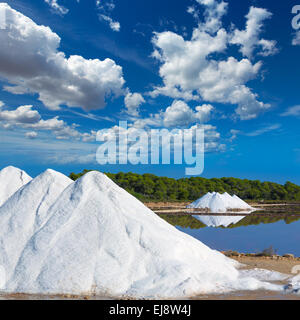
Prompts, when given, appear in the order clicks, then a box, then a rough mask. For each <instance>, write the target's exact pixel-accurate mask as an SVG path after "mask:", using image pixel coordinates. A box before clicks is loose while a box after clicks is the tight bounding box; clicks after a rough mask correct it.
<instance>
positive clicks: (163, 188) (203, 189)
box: [70, 170, 300, 201]
mask: <svg viewBox="0 0 300 320" xmlns="http://www.w3.org/2000/svg"><path fill="white" fill-rule="evenodd" d="M87 172H89V170H84V171H83V172H81V173H77V174H76V173H71V174H70V178H71V179H72V180H74V181H75V180H77V179H78V178H80V177H82V176H83V175H84V174H86V173H87ZM105 174H106V175H107V176H108V177H109V178H110V179H112V180H113V181H114V182H115V183H116V184H117V185H119V186H120V187H122V188H124V189H125V190H127V191H128V192H129V193H131V194H132V195H134V196H135V197H137V198H138V199H140V200H142V201H193V200H196V199H198V198H200V197H201V196H203V195H205V194H206V193H207V192H214V191H215V192H220V193H224V192H228V193H229V194H231V195H233V194H236V195H237V196H239V197H240V198H242V199H244V200H255V201H261V200H281V201H300V186H298V185H296V184H294V183H292V182H286V183H285V184H284V185H281V184H278V183H274V182H261V181H259V180H248V179H237V178H212V179H206V178H202V177H191V178H182V179H173V178H168V177H159V176H156V175H154V174H148V173H145V174H142V175H141V174H137V173H132V172H128V173H124V172H120V173H117V174H113V173H105Z"/></svg>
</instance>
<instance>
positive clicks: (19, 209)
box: [0, 170, 73, 279]
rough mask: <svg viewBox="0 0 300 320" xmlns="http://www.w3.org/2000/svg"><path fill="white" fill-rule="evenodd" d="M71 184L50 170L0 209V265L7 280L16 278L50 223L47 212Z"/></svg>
mask: <svg viewBox="0 0 300 320" xmlns="http://www.w3.org/2000/svg"><path fill="white" fill-rule="evenodd" d="M72 182H73V181H72V180H71V179H69V178H68V177H66V176H64V175H62V174H61V173H58V172H55V171H53V170H47V171H45V172H44V173H42V174H41V175H39V176H38V177H36V178H35V179H33V180H31V181H30V182H29V183H28V184H26V185H25V186H24V187H22V188H21V189H19V190H18V191H17V192H16V193H14V194H13V195H12V196H11V197H10V198H9V199H8V200H7V201H6V202H5V203H4V204H3V206H2V207H0V239H1V240H0V265H1V266H2V267H5V270H6V277H7V279H9V278H10V277H11V276H12V275H13V273H14V269H15V268H16V266H17V264H18V263H19V259H20V256H21V254H22V252H23V250H24V247H25V246H26V244H27V243H30V241H31V238H32V236H33V234H34V233H35V232H36V231H37V230H39V229H40V228H41V227H42V226H43V224H44V223H45V222H46V221H47V218H48V209H49V208H50V207H51V206H52V205H53V204H54V203H55V201H56V199H57V197H58V196H59V195H60V194H61V192H62V191H63V190H64V189H65V188H66V187H67V186H68V185H69V184H70V183H72ZM32 244H33V243H32ZM33 245H34V244H33Z"/></svg>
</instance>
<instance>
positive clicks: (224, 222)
mask: <svg viewBox="0 0 300 320" xmlns="http://www.w3.org/2000/svg"><path fill="white" fill-rule="evenodd" d="M194 218H196V219H197V220H199V221H201V222H202V223H204V224H205V225H207V226H208V227H214V228H215V227H221V226H222V227H225V228H227V227H229V226H230V225H232V224H237V223H238V222H240V221H241V220H243V219H244V218H245V217H244V216H234V217H233V216H230V217H228V216H224V217H223V216H194Z"/></svg>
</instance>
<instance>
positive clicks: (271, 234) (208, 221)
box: [160, 212, 300, 257]
mask: <svg viewBox="0 0 300 320" xmlns="http://www.w3.org/2000/svg"><path fill="white" fill-rule="evenodd" d="M160 216H161V217H162V218H164V219H165V220H167V221H168V222H169V223H171V224H172V225H174V226H176V228H177V229H179V230H180V231H183V232H185V233H187V234H189V235H191V236H193V237H195V238H196V239H198V240H200V241H202V242H203V243H205V244H206V245H208V246H209V247H210V248H212V249H216V250H219V251H227V250H234V251H238V252H243V253H259V252H262V251H263V250H265V249H267V248H270V247H272V248H273V249H274V250H275V251H276V253H277V254H280V255H283V254H286V253H291V254H294V255H295V256H297V257H300V213H299V214H298V213H297V214H296V213H287V214H286V215H282V214H281V215H280V216H279V215H278V216H276V215H271V214H267V212H265V215H263V214H262V215H260V214H257V213H256V214H254V215H248V216H220V215H217V216H211V215H210V216H204V215H199V216H188V215H182V216H180V215H176V216H172V215H160Z"/></svg>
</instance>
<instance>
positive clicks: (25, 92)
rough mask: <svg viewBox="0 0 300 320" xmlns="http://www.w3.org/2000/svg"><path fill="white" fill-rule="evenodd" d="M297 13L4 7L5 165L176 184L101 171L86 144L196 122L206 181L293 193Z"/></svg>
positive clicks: (195, 4) (297, 155) (168, 171)
mask: <svg viewBox="0 0 300 320" xmlns="http://www.w3.org/2000/svg"><path fill="white" fill-rule="evenodd" d="M5 3H6V4H5ZM299 4H300V2H299ZM294 5H297V3H296V2H295V1H269V0H267V1H262V0H261V1H259V0H257V1H251V0H244V1H233V0H232V1H231V0H227V1H222V0H182V1H169V0H165V1H158V0H152V1H147V0H145V1H140V0H122V1H121V0H101V1H96V0H80V1H79V0H57V1H54V0H37V1H22V0H11V1H7V2H1V3H0V14H1V12H2V13H3V12H5V17H6V19H7V21H6V24H5V28H4V27H2V28H0V42H1V46H0V101H1V102H0V107H1V109H0V132H1V133H0V147H1V150H2V152H1V154H0V167H4V166H6V165H15V166H18V167H21V168H22V169H24V170H26V171H27V172H28V173H29V174H31V175H33V176H34V175H37V174H38V173H40V172H41V171H43V170H44V169H46V168H48V167H51V168H53V169H57V170H60V171H62V172H64V173H66V174H68V173H70V172H71V171H75V172H76V171H81V170H82V169H85V168H87V169H98V170H102V171H110V172H118V171H134V172H138V173H145V172H151V173H155V174H158V175H167V176H170V177H182V176H184V174H185V170H184V169H185V165H182V166H180V165H137V166H133V165H126V166H125V165H107V166H101V165H99V164H97V162H95V153H96V149H97V147H98V144H99V143H97V142H96V141H95V132H96V131H97V130H100V129H104V128H107V129H111V130H112V128H114V127H115V126H117V125H118V123H119V120H127V121H128V122H129V125H130V126H131V128H145V129H146V130H149V129H150V128H152V127H155V128H168V129H172V128H183V127H184V128H192V127H193V126H194V125H195V124H197V123H202V124H204V125H205V126H206V128H207V136H206V143H207V145H206V150H207V152H206V156H205V170H204V173H203V174H202V176H204V177H223V176H234V177H240V178H249V179H260V180H268V181H276V182H280V183H284V182H286V181H287V180H289V181H293V182H295V183H298V184H300V171H299V164H300V145H299V119H300V107H298V106H299V105H300V101H299V95H298V92H299V81H298V76H299V69H300V61H299V59H298V56H299V52H300V47H299V45H300V34H298V33H297V31H296V30H294V29H293V28H292V25H291V21H292V19H293V17H294V15H292V13H291V12H292V8H293V6H294ZM2 16H3V15H2ZM0 17H1V15H0ZM0 22H1V21H0ZM7 22H8V23H7Z"/></svg>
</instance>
